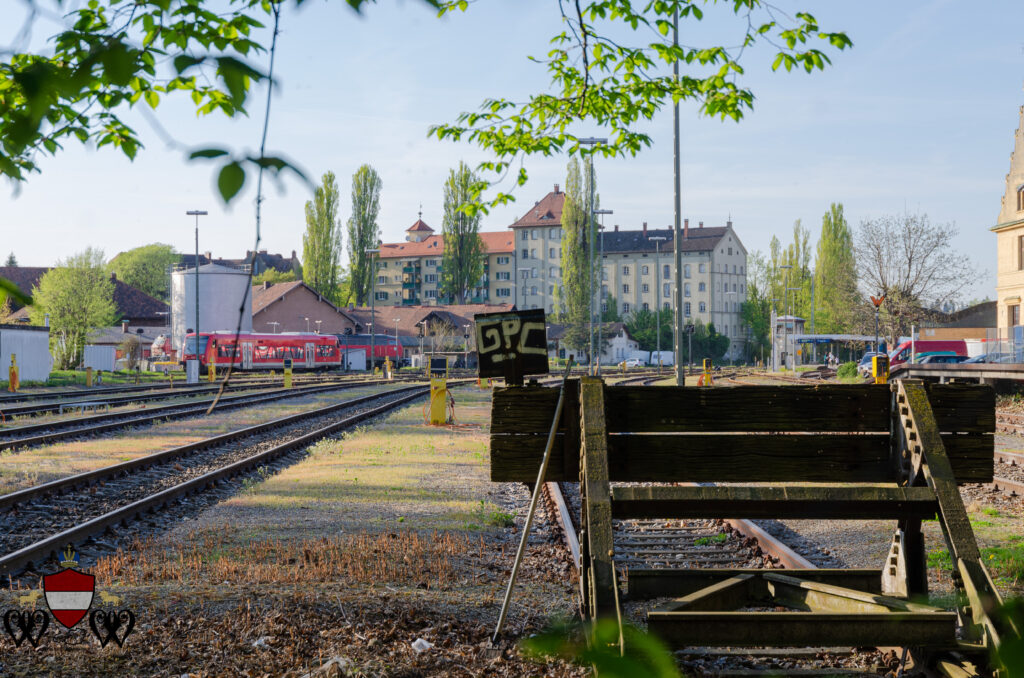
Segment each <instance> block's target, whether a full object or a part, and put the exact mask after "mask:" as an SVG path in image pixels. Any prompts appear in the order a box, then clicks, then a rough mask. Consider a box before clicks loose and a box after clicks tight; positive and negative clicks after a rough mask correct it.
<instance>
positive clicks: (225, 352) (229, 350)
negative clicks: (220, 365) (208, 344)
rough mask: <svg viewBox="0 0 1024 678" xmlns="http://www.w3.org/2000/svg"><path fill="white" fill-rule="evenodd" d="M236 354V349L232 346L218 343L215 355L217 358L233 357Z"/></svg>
mask: <svg viewBox="0 0 1024 678" xmlns="http://www.w3.org/2000/svg"><path fill="white" fill-rule="evenodd" d="M237 355H238V349H237V348H236V347H235V346H233V345H230V346H225V345H223V344H222V345H219V346H217V357H218V358H234V357H235V356H237Z"/></svg>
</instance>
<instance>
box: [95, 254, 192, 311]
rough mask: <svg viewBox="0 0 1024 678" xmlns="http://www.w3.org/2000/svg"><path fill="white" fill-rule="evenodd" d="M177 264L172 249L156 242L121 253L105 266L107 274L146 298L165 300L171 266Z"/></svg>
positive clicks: (176, 256)
mask: <svg viewBox="0 0 1024 678" xmlns="http://www.w3.org/2000/svg"><path fill="white" fill-rule="evenodd" d="M176 263H178V255H177V254H175V252H174V248H173V247H171V246H170V245H165V244H163V243H158V242H157V243H152V244H150V245H143V246H141V247H136V248H133V249H130V250H128V251H126V252H121V253H120V254H118V255H117V256H116V257H114V258H113V259H111V260H110V262H109V263H108V264H107V271H108V272H110V273H115V274H117V277H118V279H119V280H121V281H122V282H124V283H127V284H128V285H131V286H132V287H135V288H137V289H140V290H142V291H143V292H145V293H146V294H148V295H149V296H151V297H154V298H156V299H160V300H162V301H167V299H168V286H169V283H170V267H171V266H172V265H174V264H176Z"/></svg>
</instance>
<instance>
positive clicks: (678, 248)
mask: <svg viewBox="0 0 1024 678" xmlns="http://www.w3.org/2000/svg"><path fill="white" fill-rule="evenodd" d="M672 46H673V47H674V48H676V49H678V48H679V8H678V7H677V8H676V11H675V14H674V15H673V16H672ZM672 76H673V77H674V78H675V81H676V84H677V85H678V83H679V59H674V60H673V61H672ZM672 133H673V134H672V169H673V174H674V177H673V180H674V184H675V196H674V197H675V217H674V223H673V228H672V232H673V242H674V243H675V255H676V322H675V339H676V386H685V385H686V376H685V375H684V374H683V233H682V226H681V225H680V223H681V221H682V219H681V215H682V209H681V207H680V202H681V196H682V189H681V187H680V173H679V101H677V100H673V103H672ZM690 343H691V345H692V344H693V341H692V340H691V342H690ZM690 359H691V360H692V359H693V354H692V353H691V354H690Z"/></svg>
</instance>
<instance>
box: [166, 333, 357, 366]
mask: <svg viewBox="0 0 1024 678" xmlns="http://www.w3.org/2000/svg"><path fill="white" fill-rule="evenodd" d="M195 358H196V338H195V333H194V332H193V333H191V334H186V335H185V350H184V351H182V360H194V359H195ZM286 358H291V360H292V368H293V369H297V370H302V369H306V370H315V369H330V368H336V367H339V366H340V365H341V352H340V351H339V349H338V338H337V337H335V336H334V335H333V334H313V333H311V332H284V333H281V334H255V333H251V332H246V333H241V334H238V335H236V334H235V333H234V332H232V331H230V330H223V331H218V332H200V334H199V364H200V365H201V366H202V367H204V368H205V367H206V366H208V365H209V364H210V363H213V364H214V365H216V366H217V367H225V368H226V367H228V366H229V365H231V364H234V366H235V369H239V370H273V369H281V368H283V367H284V361H285V359H286Z"/></svg>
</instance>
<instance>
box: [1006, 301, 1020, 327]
mask: <svg viewBox="0 0 1024 678" xmlns="http://www.w3.org/2000/svg"><path fill="white" fill-rule="evenodd" d="M1006 321H1007V323H1008V324H1009V325H1010V327H1016V326H1017V325H1020V304H1014V305H1013V306H1007V307H1006Z"/></svg>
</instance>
